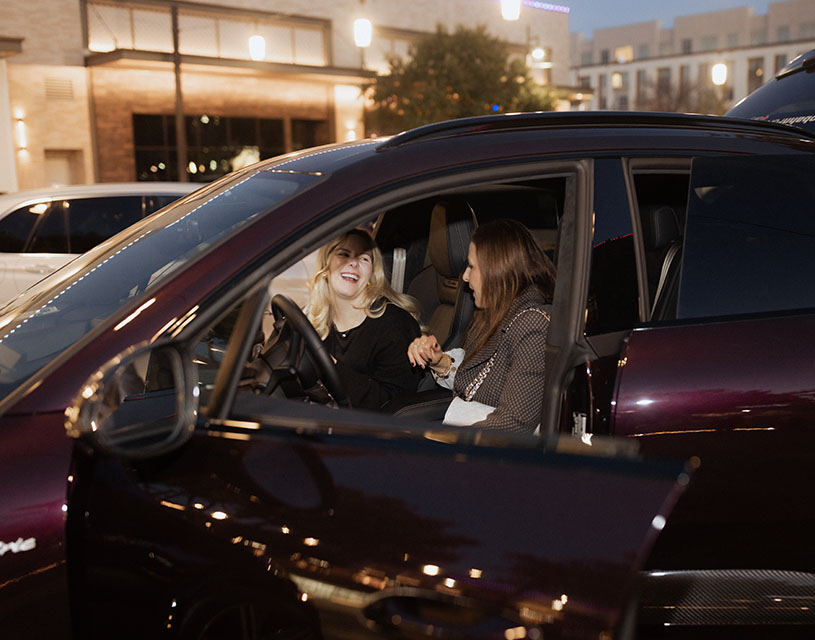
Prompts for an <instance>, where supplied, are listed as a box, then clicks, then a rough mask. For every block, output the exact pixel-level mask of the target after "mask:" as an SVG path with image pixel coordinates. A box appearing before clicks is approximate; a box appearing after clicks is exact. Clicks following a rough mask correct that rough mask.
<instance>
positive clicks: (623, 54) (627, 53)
mask: <svg viewBox="0 0 815 640" xmlns="http://www.w3.org/2000/svg"><path fill="white" fill-rule="evenodd" d="M633 59H634V47H632V46H631V45H630V44H627V45H625V46H624V47H617V48H616V49H614V60H615V61H616V62H618V63H619V64H625V63H626V62H631V61H632V60H633Z"/></svg>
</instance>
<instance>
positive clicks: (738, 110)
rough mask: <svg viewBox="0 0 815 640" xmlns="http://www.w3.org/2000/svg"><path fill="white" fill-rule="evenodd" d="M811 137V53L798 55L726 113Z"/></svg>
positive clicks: (814, 96) (814, 125)
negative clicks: (804, 132) (791, 128)
mask: <svg viewBox="0 0 815 640" xmlns="http://www.w3.org/2000/svg"><path fill="white" fill-rule="evenodd" d="M727 115H729V116H733V117H736V118H753V119H755V120H767V121H769V122H777V123H780V124H786V125H790V126H795V127H800V128H802V129H806V130H807V131H810V132H812V133H815V49H813V50H811V51H808V52H807V53H804V54H801V55H800V56H798V57H797V58H795V59H794V60H792V61H791V62H790V63H789V64H787V65H786V66H785V67H784V68H783V69H781V70H780V71H779V72H778V73H776V74H775V75H774V76H773V77H772V78H771V79H770V80H768V81H767V82H766V83H764V84H763V85H761V86H760V87H759V88H758V89H756V90H755V91H753V92H752V93H751V94H750V95H749V96H747V97H746V98H744V99H742V100H740V101H739V103H738V104H736V105H735V106H734V107H733V108H732V109H730V111H729V112H728V113H727Z"/></svg>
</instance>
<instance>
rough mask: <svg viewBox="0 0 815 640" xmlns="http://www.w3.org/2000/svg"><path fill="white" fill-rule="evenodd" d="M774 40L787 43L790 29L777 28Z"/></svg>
mask: <svg viewBox="0 0 815 640" xmlns="http://www.w3.org/2000/svg"><path fill="white" fill-rule="evenodd" d="M775 40H776V42H789V40H790V28H789V27H788V26H786V25H785V26H783V27H778V29H776V32H775Z"/></svg>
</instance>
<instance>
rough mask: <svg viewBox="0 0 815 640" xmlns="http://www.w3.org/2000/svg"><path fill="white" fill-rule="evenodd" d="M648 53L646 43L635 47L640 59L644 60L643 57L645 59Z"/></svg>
mask: <svg viewBox="0 0 815 640" xmlns="http://www.w3.org/2000/svg"><path fill="white" fill-rule="evenodd" d="M649 55H650V51H649V49H648V45H647V44H641V45H640V46H639V47H638V48H637V58H639V59H640V60H644V59H645V58H647V57H648V56H649Z"/></svg>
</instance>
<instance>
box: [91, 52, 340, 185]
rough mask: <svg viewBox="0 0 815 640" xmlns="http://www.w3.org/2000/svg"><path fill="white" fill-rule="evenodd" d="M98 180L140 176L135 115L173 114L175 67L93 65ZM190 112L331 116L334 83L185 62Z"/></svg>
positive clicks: (187, 109)
mask: <svg viewBox="0 0 815 640" xmlns="http://www.w3.org/2000/svg"><path fill="white" fill-rule="evenodd" d="M92 74H93V88H94V117H95V122H96V136H97V148H98V150H99V154H98V155H99V181H100V182H114V181H128V180H135V179H136V167H135V159H134V148H133V129H132V114H134V113H143V114H168V115H171V114H173V113H175V79H174V75H173V72H172V70H171V69H170V68H169V67H168V69H167V70H149V71H148V70H136V69H123V68H121V67H116V68H113V67H107V68H105V67H96V68H93V69H92ZM181 86H182V93H183V101H184V113H185V114H186V115H193V114H207V115H218V116H231V117H257V118H283V119H284V120H286V119H291V118H304V119H312V120H328V121H331V120H332V99H331V95H332V91H333V90H332V87H331V86H330V85H327V84H323V83H321V82H313V81H312V82H309V81H306V80H299V81H298V80H294V79H291V77H286V78H282V77H281V78H269V77H261V76H259V75H257V74H254V73H251V72H246V71H232V70H228V69H227V70H224V71H223V72H217V71H216V72H211V71H209V70H207V71H203V70H201V69H195V68H192V67H187V68H185V67H182V75H181Z"/></svg>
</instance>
